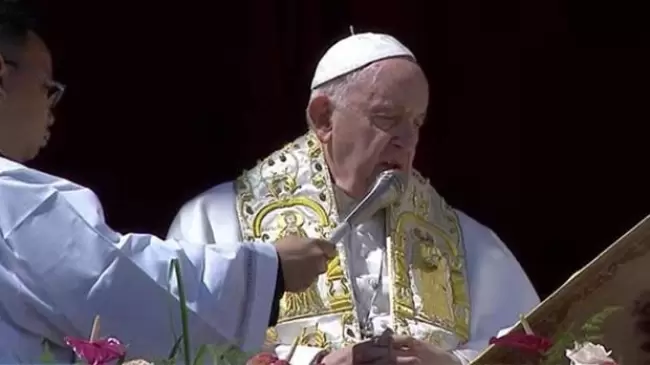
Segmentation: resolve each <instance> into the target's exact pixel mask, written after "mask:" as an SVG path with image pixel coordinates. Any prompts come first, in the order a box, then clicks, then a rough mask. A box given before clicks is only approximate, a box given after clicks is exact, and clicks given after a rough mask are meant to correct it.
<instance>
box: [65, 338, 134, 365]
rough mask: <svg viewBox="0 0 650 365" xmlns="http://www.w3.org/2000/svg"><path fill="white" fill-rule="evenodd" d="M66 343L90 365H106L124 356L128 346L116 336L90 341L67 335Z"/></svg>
mask: <svg viewBox="0 0 650 365" xmlns="http://www.w3.org/2000/svg"><path fill="white" fill-rule="evenodd" d="M65 343H66V344H67V345H68V346H70V347H71V348H72V350H74V352H75V354H77V356H78V357H79V358H81V359H82V360H84V361H85V362H86V363H87V364H89V365H104V364H106V363H109V362H111V361H113V360H117V359H119V358H122V357H124V355H125V354H126V348H125V347H124V345H122V343H121V342H120V341H119V340H118V339H116V338H106V339H101V340H97V341H92V342H91V341H88V340H82V339H78V338H71V337H66V338H65Z"/></svg>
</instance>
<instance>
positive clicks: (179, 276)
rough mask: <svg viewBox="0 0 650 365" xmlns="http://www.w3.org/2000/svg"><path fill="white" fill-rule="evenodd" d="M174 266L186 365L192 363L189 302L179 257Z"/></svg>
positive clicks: (174, 261)
mask: <svg viewBox="0 0 650 365" xmlns="http://www.w3.org/2000/svg"><path fill="white" fill-rule="evenodd" d="M171 264H172V267H173V268H174V272H175V274H176V283H177V286H178V300H179V302H180V307H181V327H182V329H183V332H182V333H183V334H182V339H183V357H184V360H185V365H191V361H190V359H191V355H190V336H189V333H190V331H189V325H188V320H187V302H186V298H185V287H184V286H183V277H182V274H181V264H180V261H179V260H178V259H172V262H171Z"/></svg>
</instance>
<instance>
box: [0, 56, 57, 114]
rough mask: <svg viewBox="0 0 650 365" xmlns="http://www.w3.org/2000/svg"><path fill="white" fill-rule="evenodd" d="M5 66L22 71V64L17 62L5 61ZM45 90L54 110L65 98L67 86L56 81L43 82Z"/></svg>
mask: <svg viewBox="0 0 650 365" xmlns="http://www.w3.org/2000/svg"><path fill="white" fill-rule="evenodd" d="M5 64H6V65H9V66H12V67H15V68H17V69H20V68H21V67H20V64H19V63H18V62H15V61H11V60H5ZM43 88H45V90H46V93H47V99H48V100H49V101H50V107H52V108H54V106H56V104H57V103H58V102H59V101H60V100H61V98H62V97H63V93H64V92H65V85H64V84H62V83H60V82H58V81H54V80H45V81H43Z"/></svg>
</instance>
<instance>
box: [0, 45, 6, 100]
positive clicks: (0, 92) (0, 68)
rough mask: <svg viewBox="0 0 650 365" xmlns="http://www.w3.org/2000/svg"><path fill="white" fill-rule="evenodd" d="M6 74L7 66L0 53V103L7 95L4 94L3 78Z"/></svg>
mask: <svg viewBox="0 0 650 365" xmlns="http://www.w3.org/2000/svg"><path fill="white" fill-rule="evenodd" d="M6 73H7V64H6V63H5V58H4V57H3V56H2V54H1V53H0V101H2V100H4V98H5V96H6V95H7V93H6V92H5V83H4V76H5V74H6Z"/></svg>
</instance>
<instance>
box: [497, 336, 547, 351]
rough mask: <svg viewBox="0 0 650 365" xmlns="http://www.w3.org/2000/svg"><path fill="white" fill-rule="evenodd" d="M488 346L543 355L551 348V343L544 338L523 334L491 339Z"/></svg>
mask: <svg viewBox="0 0 650 365" xmlns="http://www.w3.org/2000/svg"><path fill="white" fill-rule="evenodd" d="M490 345H497V346H506V347H514V348H518V349H522V350H527V351H532V352H539V353H544V352H546V351H548V349H550V348H551V346H552V343H551V341H549V340H548V339H547V338H545V337H540V336H535V335H527V334H525V333H509V334H507V335H505V336H501V337H499V338H496V337H492V338H491V339H490Z"/></svg>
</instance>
